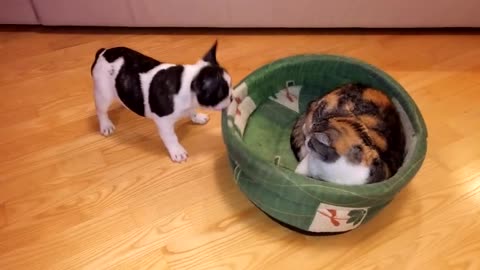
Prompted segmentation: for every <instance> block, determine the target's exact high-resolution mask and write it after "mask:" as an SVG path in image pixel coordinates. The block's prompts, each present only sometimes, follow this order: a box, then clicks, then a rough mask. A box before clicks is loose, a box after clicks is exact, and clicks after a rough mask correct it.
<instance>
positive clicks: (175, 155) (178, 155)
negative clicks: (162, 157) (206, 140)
mask: <svg viewBox="0 0 480 270" xmlns="http://www.w3.org/2000/svg"><path fill="white" fill-rule="evenodd" d="M168 152H169V154H170V158H171V159H172V161H174V162H182V161H186V160H187V157H188V153H187V150H185V148H183V146H181V145H180V144H176V145H173V146H171V147H169V148H168Z"/></svg>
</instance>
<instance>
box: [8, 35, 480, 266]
mask: <svg viewBox="0 0 480 270" xmlns="http://www.w3.org/2000/svg"><path fill="white" fill-rule="evenodd" d="M215 38H218V39H219V52H218V57H219V60H220V61H221V62H222V63H223V64H224V65H225V66H226V67H227V68H228V69H229V71H230V72H231V74H232V76H233V80H234V82H238V81H239V80H240V79H241V78H242V77H244V76H246V75H247V74H248V73H250V72H251V71H253V70H254V69H255V68H257V67H259V66H261V65H263V64H265V63H267V62H269V61H272V60H274V59H276V58H279V57H283V56H287V55H291V54H297V53H335V54H343V55H347V56H353V57H356V58H359V59H362V60H364V61H367V62H370V63H372V64H374V65H376V66H378V67H380V68H382V69H384V70H386V71H387V72H388V73H390V74H391V75H392V76H394V77H395V78H396V79H397V80H398V81H399V82H400V83H401V84H402V85H403V86H404V87H405V88H406V89H408V91H409V93H410V94H411V96H412V97H413V98H414V99H415V101H416V102H417V103H418V106H419V107H420V109H421V111H422V113H423V114H424V117H425V120H426V123H427V126H428V129H429V140H428V142H429V148H428V155H427V158H426V160H425V163H424V166H423V167H422V169H421V170H420V172H419V173H418V175H417V176H416V177H415V179H414V180H413V182H411V184H410V185H408V186H407V187H406V188H405V189H404V190H403V191H402V192H401V193H400V194H399V195H398V196H397V197H396V198H395V200H394V201H393V202H392V203H391V204H390V205H389V206H388V207H387V208H386V209H385V210H384V211H383V212H381V213H380V214H379V215H378V216H377V217H376V218H375V219H373V220H372V221H371V222H370V223H368V224H367V225H365V226H363V227H361V228H359V229H357V230H355V231H352V232H350V233H347V234H343V235H339V236H332V237H322V238H318V237H306V236H302V235H299V234H296V233H294V232H291V231H288V230H286V229H284V228H283V227H280V226H279V225H278V224H276V223H274V222H272V221H271V220H270V219H269V218H267V217H266V216H265V215H263V214H262V213H260V212H259V211H258V210H257V209H256V208H254V207H253V206H252V204H251V203H250V202H249V201H248V200H247V199H246V198H245V197H244V195H243V194H242V193H241V192H240V191H239V190H238V188H237V187H236V186H235V184H234V181H233V180H232V172H231V171H230V169H229V167H228V164H227V156H226V152H225V147H224V145H223V142H222V138H221V132H220V131H221V130H220V116H219V114H218V113H210V116H211V122H210V123H209V124H208V125H206V126H194V125H191V124H190V123H189V122H188V121H186V120H185V121H182V122H181V123H179V125H178V133H179V136H180V139H181V141H182V142H183V144H184V146H185V147H186V148H187V149H188V150H189V152H190V159H189V161H188V163H186V164H184V165H176V164H172V163H171V162H170V160H169V158H168V156H167V154H166V151H165V149H164V147H163V145H162V143H161V141H160V140H159V137H158V135H157V133H156V129H155V127H154V125H153V123H152V122H150V121H146V120H144V119H141V118H138V117H136V116H135V115H134V114H133V113H131V112H128V111H126V110H125V109H122V108H120V107H119V106H116V107H115V108H114V109H113V111H112V118H113V120H114V122H115V123H116V124H117V131H116V133H115V134H114V135H113V136H112V137H110V138H104V137H102V136H101V135H100V134H99V133H98V131H97V122H96V119H95V113H94V105H93V99H92V86H91V79H90V73H89V72H90V65H91V62H92V60H93V57H94V53H95V51H96V50H97V49H98V48H100V47H106V46H117V45H124V46H130V47H133V48H136V49H138V50H141V51H142V52H145V53H147V54H150V55H152V56H154V57H156V58H158V59H161V60H163V61H170V62H181V63H187V62H193V61H196V60H197V59H198V58H199V57H200V56H201V55H203V53H204V52H205V51H206V50H207V49H208V48H209V46H210V45H211V44H212V43H213V41H214V39H215ZM0 56H1V57H0V269H2V270H7V269H15V270H20V269H29V270H37V269H335V270H336V269H436V270H437V269H472V270H473V269H480V35H478V32H477V33H474V32H473V33H468V32H462V33H453V34H448V33H441V32H437V33H428V32H425V33H420V34H419V33H415V32H410V33H409V32H403V33H397V32H395V31H389V32H382V31H370V32H369V33H362V32H355V31H323V32H322V31H281V30H275V31H273V30H271V31H269V30H261V31H260V30H259V31H230V32H229V31H224V30H223V31H220V30H218V31H213V30H212V31H208V30H202V31H187V30H183V31H180V30H176V31H175V30H164V31H159V30H155V31H154V30H146V29H142V30H133V29H131V30H125V29H124V30H111V29H110V30H101V29H99V30H86V29H70V30H69V29H56V30H46V29H42V28H20V31H18V32H17V31H16V30H15V28H13V27H9V28H0Z"/></svg>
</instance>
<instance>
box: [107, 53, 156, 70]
mask: <svg viewBox="0 0 480 270" xmlns="http://www.w3.org/2000/svg"><path fill="white" fill-rule="evenodd" d="M103 57H105V59H107V61H108V62H109V63H112V62H114V61H115V60H117V59H118V58H120V57H123V59H124V61H125V62H124V66H127V67H128V69H129V71H132V72H136V73H145V72H147V71H149V70H151V69H152V68H154V67H156V66H158V65H160V64H161V62H160V61H158V60H156V59H153V58H151V57H149V56H146V55H144V54H141V53H139V52H137V51H134V50H132V49H130V48H126V47H116V48H111V49H108V50H107V51H106V52H105V53H104V54H103Z"/></svg>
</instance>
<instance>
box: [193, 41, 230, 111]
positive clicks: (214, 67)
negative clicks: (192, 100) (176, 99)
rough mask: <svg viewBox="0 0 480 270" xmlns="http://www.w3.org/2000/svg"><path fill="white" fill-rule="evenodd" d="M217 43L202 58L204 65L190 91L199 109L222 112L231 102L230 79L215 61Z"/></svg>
mask: <svg viewBox="0 0 480 270" xmlns="http://www.w3.org/2000/svg"><path fill="white" fill-rule="evenodd" d="M216 51H217V42H215V44H214V45H213V47H212V48H211V49H210V50H209V51H208V53H207V54H206V55H205V56H204V57H203V59H202V61H203V62H204V63H207V64H206V65H204V66H203V67H202V68H201V69H200V72H199V73H198V74H197V76H196V77H195V78H194V79H193V81H192V90H193V91H194V92H195V94H196V96H197V101H198V104H199V105H200V106H201V107H204V108H208V109H213V110H223V109H225V108H227V107H228V106H229V105H230V102H231V101H232V90H233V89H232V79H231V77H230V75H229V74H228V72H227V71H226V70H225V69H224V68H223V67H221V66H220V65H219V64H218V62H217V59H216Z"/></svg>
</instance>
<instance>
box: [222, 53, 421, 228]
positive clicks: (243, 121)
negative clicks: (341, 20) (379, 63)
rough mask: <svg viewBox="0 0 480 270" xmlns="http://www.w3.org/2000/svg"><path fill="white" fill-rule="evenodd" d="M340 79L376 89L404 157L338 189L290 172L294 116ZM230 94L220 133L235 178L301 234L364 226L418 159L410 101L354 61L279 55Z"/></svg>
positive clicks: (416, 114) (416, 116)
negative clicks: (389, 103)
mask: <svg viewBox="0 0 480 270" xmlns="http://www.w3.org/2000/svg"><path fill="white" fill-rule="evenodd" d="M345 83H363V84H366V85H369V86H371V87H375V88H377V89H380V90H382V91H384V92H385V93H387V94H388V95H389V96H390V97H391V98H392V100H393V102H394V103H395V105H396V106H397V109H398V110H399V112H400V116H401V119H402V125H403V127H404V130H405V133H406V137H407V146H406V151H407V154H406V158H405V160H404V163H403V165H402V167H401V168H400V169H399V170H398V172H397V173H396V174H395V175H394V176H392V177H391V178H389V179H387V180H385V181H383V182H380V183H375V184H367V185H360V186H344V185H338V184H333V183H329V182H325V181H320V180H316V179H311V178H308V177H303V176H300V175H298V174H295V172H294V170H295V167H296V166H297V164H298V162H297V160H296V159H295V157H294V155H293V152H292V150H291V148H290V132H291V129H292V126H293V123H294V121H295V120H296V118H297V117H298V116H299V114H300V113H303V112H304V111H305V110H306V106H307V104H308V103H309V101H311V100H312V99H314V98H316V97H318V96H321V95H324V94H326V93H327V92H328V91H330V90H333V89H334V88H335V87H338V86H340V85H342V84H345ZM233 96H234V100H233V102H232V104H231V105H230V106H229V108H228V109H227V110H226V111H224V112H223V115H222V132H223V138H224V142H225V145H226V148H227V151H228V156H229V159H230V163H231V166H232V170H233V175H234V179H235V181H236V183H237V184H238V186H239V188H240V190H241V191H242V192H243V193H245V195H246V196H247V197H248V199H249V200H250V201H252V202H253V203H254V204H255V206H257V207H258V208H259V209H260V210H262V211H263V212H264V213H266V214H267V215H268V216H270V217H271V218H273V219H274V220H275V221H277V222H279V223H280V224H282V225H284V226H287V227H289V228H291V229H294V230H296V231H299V232H302V233H306V234H332V233H341V232H346V231H350V230H352V229H355V228H357V227H358V226H360V225H361V224H365V223H366V222H367V221H369V220H370V219H371V218H372V217H374V216H375V215H376V214H377V213H378V212H379V211H380V210H381V209H382V208H384V207H385V206H386V205H387V204H388V203H389V202H390V201H391V200H392V199H393V198H394V196H395V194H397V193H398V192H399V191H400V190H401V189H402V188H403V187H404V186H405V185H406V184H408V182H409V181H411V180H412V178H413V177H414V176H415V174H416V173H417V171H418V170H419V169H420V167H421V165H422V163H423V160H424V158H425V153H426V148H427V141H426V139H427V130H426V126H425V123H424V120H423V117H422V115H421V113H420V111H419V110H418V108H417V106H416V104H415V102H414V101H413V100H412V99H411V97H410V96H409V95H408V94H407V92H406V91H405V90H404V89H403V87H402V86H400V85H399V84H398V83H397V82H396V81H394V80H393V79H392V78H391V77H390V76H388V75H387V74H385V73H384V72H382V71H381V70H379V69H377V68H375V67H373V66H371V65H369V64H367V63H364V62H361V61H359V60H356V59H351V58H347V57H341V56H334V55H298V56H292V57H288V58H284V59H280V60H277V61H275V62H273V63H271V64H268V65H266V66H264V67H261V68H259V69H257V70H256V71H254V72H253V73H251V74H250V75H248V76H247V77H246V78H245V79H244V80H243V81H241V82H240V83H239V84H238V85H237V86H236V87H235V90H234V94H233Z"/></svg>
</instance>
